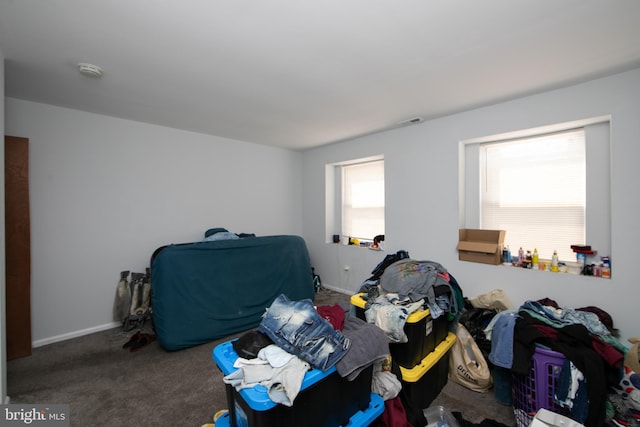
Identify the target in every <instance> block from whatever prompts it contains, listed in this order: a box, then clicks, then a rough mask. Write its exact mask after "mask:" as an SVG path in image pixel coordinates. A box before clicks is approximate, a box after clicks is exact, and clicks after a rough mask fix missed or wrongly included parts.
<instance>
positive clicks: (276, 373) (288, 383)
mask: <svg viewBox="0 0 640 427" xmlns="http://www.w3.org/2000/svg"><path fill="white" fill-rule="evenodd" d="M233 347H234V350H235V351H236V353H237V354H238V356H239V357H238V359H237V361H236V362H235V365H234V366H235V367H236V368H238V370H236V371H235V372H233V373H231V374H229V375H227V376H225V377H224V379H223V380H224V382H225V383H226V384H230V385H233V386H234V387H235V388H236V389H237V390H240V389H242V388H247V387H253V386H255V385H256V384H261V385H263V386H265V387H266V388H267V391H268V395H269V397H270V398H271V400H272V401H274V402H276V403H281V404H283V405H285V406H292V405H293V403H294V401H295V398H296V396H297V394H298V393H299V391H300V387H301V384H302V380H303V378H304V375H305V373H306V372H307V371H308V370H310V369H312V368H314V369H320V370H322V371H327V370H328V369H330V368H332V367H333V366H335V367H336V372H337V373H338V374H339V375H340V376H341V377H343V378H346V379H347V380H349V381H352V380H354V379H355V378H357V377H358V375H359V374H360V373H361V372H362V371H363V370H364V369H366V368H368V367H370V366H371V365H374V364H376V363H378V364H380V365H381V364H382V363H383V362H384V361H386V360H387V358H388V356H389V344H388V341H387V338H386V336H385V334H384V333H383V332H382V331H381V330H380V329H379V328H377V327H376V326H375V325H371V324H369V323H367V322H365V321H363V320H362V319H359V318H357V317H355V316H350V315H349V314H348V312H347V311H345V309H344V308H343V307H341V306H340V305H337V304H336V305H333V306H319V307H317V308H316V307H314V305H313V303H312V301H311V300H309V299H304V300H300V301H290V300H289V299H288V298H287V296H286V295H280V296H278V297H277V298H276V299H275V300H274V302H273V303H272V304H271V306H270V307H269V308H267V310H266V312H265V314H264V316H263V319H262V321H261V323H260V325H259V326H258V329H257V330H255V331H251V332H247V333H246V334H244V335H243V336H242V337H240V338H239V339H238V340H237V341H234V342H233ZM378 372H380V373H379V374H378V375H377V377H378V378H376V374H375V370H374V384H378V385H379V387H380V388H379V389H378V390H372V391H373V392H375V393H378V394H380V395H383V394H385V393H388V392H389V390H393V388H394V387H396V386H395V385H394V383H393V382H390V381H389V377H387V376H386V375H384V374H383V373H382V372H383V371H382V370H381V369H378ZM397 387H398V388H399V387H400V386H399V384H398V385H397Z"/></svg>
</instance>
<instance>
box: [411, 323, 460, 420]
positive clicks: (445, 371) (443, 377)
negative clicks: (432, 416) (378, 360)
mask: <svg viewBox="0 0 640 427" xmlns="http://www.w3.org/2000/svg"><path fill="white" fill-rule="evenodd" d="M455 342H456V334H454V333H453V332H450V333H449V334H448V335H447V337H446V339H445V340H444V341H442V342H441V343H440V344H438V346H437V347H436V348H435V350H433V351H432V352H431V353H429V354H428V355H427V357H425V358H424V359H422V361H421V362H420V364H419V365H417V366H415V367H414V368H412V369H406V368H403V367H402V366H401V367H400V372H401V373H402V380H401V383H402V388H403V389H404V390H405V393H406V397H407V400H408V401H409V402H410V404H411V406H413V407H415V408H427V407H428V406H429V405H430V404H431V402H433V400H434V399H435V398H436V397H438V394H440V392H441V391H442V389H443V388H444V386H445V385H447V380H448V379H449V350H450V349H451V347H452V346H453V344H454V343H455Z"/></svg>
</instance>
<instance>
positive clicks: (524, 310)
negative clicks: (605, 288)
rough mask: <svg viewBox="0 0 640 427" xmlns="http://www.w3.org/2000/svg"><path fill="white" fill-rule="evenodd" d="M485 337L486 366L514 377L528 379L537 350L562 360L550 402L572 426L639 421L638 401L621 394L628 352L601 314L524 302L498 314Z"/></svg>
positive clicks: (543, 302) (545, 302) (588, 309)
mask: <svg viewBox="0 0 640 427" xmlns="http://www.w3.org/2000/svg"><path fill="white" fill-rule="evenodd" d="M484 332H485V335H486V337H487V339H488V340H489V341H490V343H491V351H490V353H489V355H488V359H489V361H490V362H491V363H492V364H493V365H494V366H495V367H497V368H498V369H501V368H504V369H507V370H510V371H511V373H514V374H518V375H528V374H529V372H530V369H531V360H532V355H533V353H534V350H535V348H536V346H537V345H538V346H540V345H542V346H543V347H546V348H548V349H551V350H553V351H556V352H558V353H561V354H562V355H564V356H565V358H566V359H565V361H564V365H563V366H562V367H561V369H560V373H559V376H558V378H557V382H556V385H555V390H554V399H555V402H556V403H557V404H558V405H559V406H560V407H563V408H566V409H567V411H568V412H569V414H570V416H571V418H572V419H573V420H575V421H578V422H580V423H582V424H584V425H585V426H587V427H591V426H594V427H595V426H604V425H614V426H629V425H636V424H635V423H636V422H637V420H638V419H640V399H639V400H638V402H634V401H633V398H630V395H628V396H627V397H624V396H623V394H624V392H621V391H620V390H622V389H624V386H623V385H621V384H623V383H625V381H626V383H627V384H630V383H632V381H631V378H632V376H633V375H629V373H627V374H626V380H625V370H626V368H625V363H624V357H625V353H626V352H627V348H626V347H625V346H623V345H622V344H621V343H620V341H619V340H618V339H617V336H616V335H617V330H616V329H615V328H614V327H613V321H612V318H611V316H610V315H609V314H608V313H606V312H605V311H603V310H602V309H600V308H598V307H593V306H589V307H583V308H578V309H572V308H566V307H561V306H559V305H558V304H557V303H556V302H555V301H554V300H552V299H549V298H544V299H541V300H538V301H525V302H524V303H523V304H522V305H521V306H520V307H518V308H516V309H508V310H504V311H501V312H500V313H497V314H496V316H495V317H494V318H493V319H491V321H490V322H489V324H488V325H487V326H486V328H485V329H484ZM626 389H627V391H629V387H626ZM634 396H637V395H634Z"/></svg>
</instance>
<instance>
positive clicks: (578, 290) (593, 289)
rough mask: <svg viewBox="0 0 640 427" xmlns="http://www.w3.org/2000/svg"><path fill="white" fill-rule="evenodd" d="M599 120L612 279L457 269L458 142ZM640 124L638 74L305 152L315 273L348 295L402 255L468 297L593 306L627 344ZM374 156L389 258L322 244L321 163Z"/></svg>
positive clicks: (308, 235) (632, 307)
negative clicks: (381, 171)
mask: <svg viewBox="0 0 640 427" xmlns="http://www.w3.org/2000/svg"><path fill="white" fill-rule="evenodd" d="M445 84H446V82H445ZM424 96H425V97H427V96H428V94H424ZM605 115H611V117H612V122H611V123H612V144H611V145H612V152H611V163H612V177H611V182H612V186H611V187H612V188H611V206H612V212H611V218H612V236H611V241H612V250H611V254H610V255H611V261H612V275H613V277H612V279H611V280H605V279H598V278H593V277H584V276H574V275H567V274H555V273H546V272H541V271H531V270H523V269H516V268H509V267H502V266H490V265H483V264H476V263H468V262H462V261H458V259H457V258H458V254H457V251H456V244H457V240H458V225H459V222H458V169H459V164H458V143H459V141H461V140H466V139H471V138H476V137H482V136H489V135H494V134H499V133H503V132H509V131H516V130H520V129H527V128H532V127H538V126H543V125H550V124H555V123H561V122H569V121H573V120H578V119H584V118H591V117H598V116H605ZM639 118H640V70H634V71H630V72H627V73H623V74H619V75H615V76H612V77H608V78H603V79H599V80H594V81H591V82H587V83H584V84H580V85H576V86H572V87H568V88H564V89H559V90H554V91H550V92H546V93H542V94H538V95H533V96H528V97H525V98H521V99H517V100H514V101H510V102H504V103H501V104H497V105H494V106H490V107H486V108H480V109H476V110H473V111H468V112H464V113H460V114H456V115H452V116H448V117H444V118H440V119H436V120H431V121H428V122H425V123H422V124H419V125H414V126H411V127H406V128H400V129H395V130H391V131H387V132H384V133H379V134H375V135H370V136H366V137H363V138H359V139H356V140H352V141H348V142H344V143H339V144H334V145H330V146H325V147H321V148H318V149H314V150H309V151H307V152H305V153H304V155H303V177H304V179H303V183H304V184H303V206H304V212H303V215H304V237H305V239H306V241H307V244H308V245H309V250H310V252H311V256H312V260H313V264H314V267H315V268H316V272H317V273H318V274H320V276H321V277H322V280H323V284H326V285H327V286H328V287H330V288H334V289H339V290H343V291H345V292H348V293H353V292H355V291H357V290H358V289H359V287H360V285H361V284H362V282H363V280H365V279H366V278H368V277H369V276H370V274H371V271H372V270H373V268H374V267H375V266H376V265H377V263H378V262H380V261H382V259H383V258H384V256H385V255H386V254H387V253H394V252H395V251H397V250H399V249H405V250H408V251H409V254H410V256H411V257H412V258H414V259H428V260H433V261H437V262H440V263H441V264H443V265H444V266H445V267H447V269H448V270H449V271H450V272H451V273H452V274H453V275H454V277H455V278H456V279H457V280H458V282H459V283H460V285H461V287H462V289H463V291H464V293H465V295H466V296H474V295H477V294H480V293H484V292H486V291H489V290H491V289H494V288H502V289H505V290H506V292H507V294H508V295H509V296H510V297H511V299H512V300H513V302H514V303H516V304H519V303H522V302H524V301H525V300H527V299H540V298H544V297H549V298H552V299H554V300H556V301H557V302H558V303H559V304H561V305H564V306H567V307H573V308H578V307H583V306H588V305H594V306H598V307H600V308H602V309H604V310H606V311H607V312H609V313H610V314H611V315H612V316H613V319H614V323H615V326H616V327H618V328H619V329H620V330H621V334H622V337H623V341H624V342H625V343H626V339H627V338H628V337H631V336H636V335H639V334H640V328H639V327H638V320H637V313H638V302H639V301H640V298H639V297H640V287H639V286H638V276H639V274H638V273H639V272H638V270H637V265H638V260H637V254H638V249H637V243H638V241H639V240H640V239H639V238H640V232H639V231H638V222H637V218H638V211H639V209H640V191H638V190H637V189H636V188H635V187H636V184H637V183H638V182H640V167H638V159H640V143H638V140H639V138H640V119H639ZM377 154H383V155H384V157H385V181H386V183H385V185H386V189H385V192H386V199H387V200H386V225H385V228H386V234H385V239H386V240H385V244H386V249H387V252H384V253H383V252H374V251H370V250H367V249H361V248H355V247H348V246H339V245H334V244H330V243H329V244H327V243H325V242H326V238H327V235H331V234H337V233H338V231H337V230H336V231H334V230H329V231H327V232H325V229H324V224H325V215H324V212H325V209H324V194H325V189H324V179H325V178H324V171H325V164H327V163H335V162H340V161H344V160H349V159H354V158H360V157H367V156H371V155H377ZM523 179H524V180H525V181H526V179H527V177H523ZM596 249H597V248H596ZM345 265H348V266H349V267H350V269H349V271H344V266H345Z"/></svg>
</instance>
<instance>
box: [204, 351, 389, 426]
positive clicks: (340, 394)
mask: <svg viewBox="0 0 640 427" xmlns="http://www.w3.org/2000/svg"><path fill="white" fill-rule="evenodd" d="M232 341H233V340H232ZM232 341H227V342H224V343H222V344H219V345H217V346H216V347H215V348H214V349H213V360H214V361H215V363H216V365H217V366H218V369H220V371H221V372H222V373H223V375H228V374H230V373H232V372H234V371H235V370H236V368H234V367H233V363H234V362H235V361H236V359H237V358H238V355H237V354H236V352H235V350H234V349H233V346H232V345H231V343H232ZM372 376H373V366H370V367H369V368H367V369H365V370H364V371H362V372H361V373H360V375H358V377H357V378H356V379H355V380H353V381H347V380H346V379H345V378H342V377H341V376H340V375H339V374H338V372H337V371H336V369H335V366H333V367H331V368H330V369H328V370H327V371H326V372H322V371H321V370H319V369H312V370H311V371H309V372H307V373H306V374H305V376H304V379H303V381H302V387H301V389H300V392H299V393H298V395H297V396H296V399H295V401H294V402H293V406H291V407H288V406H284V405H280V404H276V403H275V402H273V401H272V400H271V399H270V398H269V396H268V394H267V389H266V388H265V387H264V386H261V385H257V386H254V387H252V388H247V389H242V390H240V391H237V390H236V389H235V387H233V386H231V385H229V384H226V387H225V390H226V395H227V408H228V409H229V425H230V426H232V427H280V426H285V425H300V423H301V420H304V422H303V424H304V425H305V426H314V427H329V426H346V425H350V424H349V423H350V419H351V418H352V417H353V416H354V415H355V414H356V413H357V412H358V411H365V412H366V410H367V408H369V407H370V406H371V400H372V394H371V379H372ZM382 408H383V409H384V404H382ZM356 425H357V424H356Z"/></svg>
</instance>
